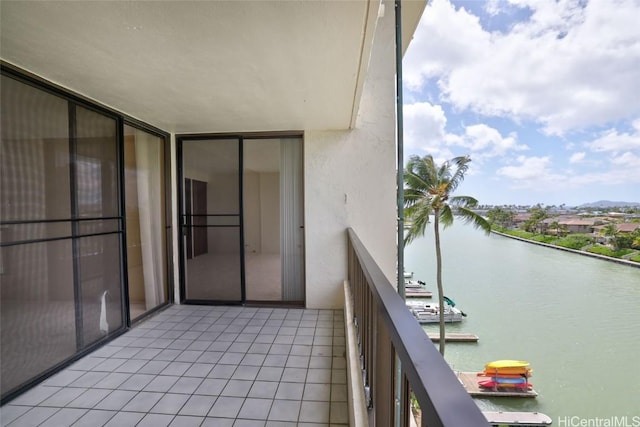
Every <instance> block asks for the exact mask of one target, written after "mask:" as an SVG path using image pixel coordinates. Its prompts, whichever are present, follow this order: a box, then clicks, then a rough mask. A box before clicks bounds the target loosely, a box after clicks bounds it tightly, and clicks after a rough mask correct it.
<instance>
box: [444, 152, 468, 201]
mask: <svg viewBox="0 0 640 427" xmlns="http://www.w3.org/2000/svg"><path fill="white" fill-rule="evenodd" d="M451 162H452V163H453V164H454V165H455V166H456V170H455V172H454V173H453V175H452V176H451V179H450V182H449V191H450V192H452V193H453V192H454V191H455V190H456V188H458V186H459V185H460V184H461V183H462V181H464V174H465V173H466V172H467V170H468V169H469V162H471V157H469V156H459V157H454V158H453V159H452V160H451Z"/></svg>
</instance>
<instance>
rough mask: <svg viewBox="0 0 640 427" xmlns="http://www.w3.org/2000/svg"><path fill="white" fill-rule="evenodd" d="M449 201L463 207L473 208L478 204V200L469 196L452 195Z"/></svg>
mask: <svg viewBox="0 0 640 427" xmlns="http://www.w3.org/2000/svg"><path fill="white" fill-rule="evenodd" d="M449 203H451V204H452V205H454V206H461V207H463V208H474V207H476V206H478V200H477V199H475V198H474V197H471V196H453V197H451V198H450V199H449Z"/></svg>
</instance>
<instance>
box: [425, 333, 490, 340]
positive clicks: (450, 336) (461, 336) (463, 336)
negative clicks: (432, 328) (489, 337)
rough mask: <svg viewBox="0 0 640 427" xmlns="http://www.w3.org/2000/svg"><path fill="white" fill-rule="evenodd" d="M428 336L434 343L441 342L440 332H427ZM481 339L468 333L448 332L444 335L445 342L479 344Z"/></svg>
mask: <svg viewBox="0 0 640 427" xmlns="http://www.w3.org/2000/svg"><path fill="white" fill-rule="evenodd" d="M427 336H429V339H430V340H431V341H433V342H438V341H440V334H439V333H438V332H427ZM479 339H480V338H478V336H477V335H475V334H469V333H466V332H448V333H445V334H444V341H445V342H478V340H479Z"/></svg>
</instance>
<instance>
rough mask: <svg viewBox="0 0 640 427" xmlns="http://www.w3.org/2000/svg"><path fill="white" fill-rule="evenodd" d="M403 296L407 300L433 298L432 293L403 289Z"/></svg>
mask: <svg viewBox="0 0 640 427" xmlns="http://www.w3.org/2000/svg"><path fill="white" fill-rule="evenodd" d="M404 296H405V297H407V298H431V297H432V296H433V292H431V291H421V290H412V289H405V291H404Z"/></svg>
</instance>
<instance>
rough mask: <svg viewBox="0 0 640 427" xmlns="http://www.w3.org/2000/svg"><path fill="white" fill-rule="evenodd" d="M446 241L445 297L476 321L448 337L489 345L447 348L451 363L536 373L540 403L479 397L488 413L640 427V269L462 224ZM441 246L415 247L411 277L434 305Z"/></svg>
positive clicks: (409, 255) (408, 259)
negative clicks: (511, 364) (502, 364)
mask: <svg viewBox="0 0 640 427" xmlns="http://www.w3.org/2000/svg"><path fill="white" fill-rule="evenodd" d="M441 241H442V252H443V282H444V289H445V295H446V296H448V297H450V298H452V299H454V300H455V302H456V303H457V305H456V306H457V307H459V308H460V309H461V310H462V311H464V312H466V313H467V314H468V317H467V318H466V319H465V320H464V321H463V322H462V323H458V324H453V325H447V331H451V332H470V333H474V334H476V335H478V336H479V337H480V341H479V342H478V343H477V344H468V343H448V344H447V348H446V352H445V353H446V354H445V359H446V360H447V361H448V362H449V364H450V365H451V366H452V367H453V369H455V370H459V371H466V372H471V371H481V370H482V369H483V367H484V365H485V363H487V362H489V361H492V360H497V359H517V360H527V361H529V362H530V363H531V367H532V368H533V377H532V379H531V382H532V383H533V385H534V388H535V390H536V391H537V392H538V393H539V396H538V397H537V398H535V399H525V398H493V399H478V400H477V403H478V405H479V406H480V407H481V408H482V409H483V410H512V411H538V412H543V413H546V414H547V415H549V416H550V417H551V418H552V419H553V421H554V425H557V426H563V425H564V426H571V425H608V424H575V423H576V422H591V421H589V420H604V419H621V420H626V422H627V423H629V425H635V426H640V268H634V267H629V266H625V265H620V264H617V263H613V262H609V261H602V260H598V259H594V258H590V257H586V256H582V255H576V254H572V253H567V252H563V251H559V250H554V249H550V248H545V247H541V246H538V245H533V244H529V243H525V242H520V241H517V240H513V239H509V238H506V237H502V236H498V235H491V236H487V235H485V234H484V233H483V232H481V231H477V230H475V229H473V228H472V227H471V226H467V225H464V224H462V223H458V224H455V225H454V226H453V227H450V228H448V229H447V230H445V231H444V232H443V233H442V234H441ZM433 246H434V244H433V232H432V230H430V231H429V232H428V234H427V236H425V237H424V238H422V239H418V240H416V241H414V242H413V243H411V244H410V245H409V246H407V247H406V248H405V270H406V271H412V272H414V278H417V279H420V280H423V281H425V282H426V283H427V288H428V289H430V290H432V291H434V298H435V296H436V286H435V249H434V247H433ZM425 329H427V330H433V331H437V325H427V326H425ZM622 417H626V419H625V418H622ZM582 420H586V421H582ZM593 422H597V421H593ZM603 422H604V421H603ZM634 422H636V424H633V423H634ZM572 423H574V424H572ZM611 425H618V424H611ZM619 425H623V426H625V424H619ZM625 427H626V426H625Z"/></svg>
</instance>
